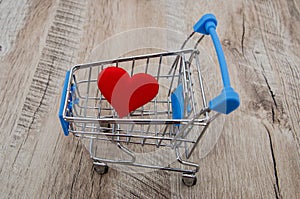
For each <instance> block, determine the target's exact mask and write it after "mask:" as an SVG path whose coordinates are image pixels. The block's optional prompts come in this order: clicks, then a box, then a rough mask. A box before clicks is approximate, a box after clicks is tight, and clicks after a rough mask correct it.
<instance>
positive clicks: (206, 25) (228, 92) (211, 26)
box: [194, 14, 240, 114]
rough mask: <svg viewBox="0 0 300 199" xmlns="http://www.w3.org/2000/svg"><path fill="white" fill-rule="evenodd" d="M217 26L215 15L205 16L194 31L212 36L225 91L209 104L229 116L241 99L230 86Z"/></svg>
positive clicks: (211, 107)
mask: <svg viewBox="0 0 300 199" xmlns="http://www.w3.org/2000/svg"><path fill="white" fill-rule="evenodd" d="M217 24H218V22H217V19H216V17H215V16H214V15H213V14H206V15H203V16H202V17H201V19H200V20H199V21H198V22H197V23H196V24H195V25H194V31H195V32H199V33H201V34H205V35H210V36H211V38H212V41H213V43H214V46H215V50H216V53H217V56H218V61H219V65H220V70H221V75H222V81H223V90H222V92H221V94H220V95H218V96H217V97H215V98H214V99H212V100H211V101H210V102H209V108H210V109H211V110H214V111H217V112H220V113H224V114H229V113H231V112H232V111H234V110H235V109H237V108H238V107H239V105H240V98H239V95H238V93H237V92H235V91H234V89H233V88H232V87H231V85H230V78H229V73H228V69H227V64H226V60H225V56H224V52H223V49H222V45H221V42H220V40H219V37H218V35H217V32H216V27H217Z"/></svg>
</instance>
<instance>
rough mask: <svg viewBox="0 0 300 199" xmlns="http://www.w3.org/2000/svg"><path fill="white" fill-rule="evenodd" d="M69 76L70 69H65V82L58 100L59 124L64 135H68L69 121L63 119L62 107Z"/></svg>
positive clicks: (63, 106)
mask: <svg viewBox="0 0 300 199" xmlns="http://www.w3.org/2000/svg"><path fill="white" fill-rule="evenodd" d="M69 78H70V71H67V73H66V78H65V82H64V87H63V92H62V95H61V100H60V107H59V113H58V117H59V120H60V124H61V127H62V129H63V131H64V134H65V136H68V135H69V122H67V121H65V120H64V118H63V112H64V108H65V102H66V94H67V89H68V84H69Z"/></svg>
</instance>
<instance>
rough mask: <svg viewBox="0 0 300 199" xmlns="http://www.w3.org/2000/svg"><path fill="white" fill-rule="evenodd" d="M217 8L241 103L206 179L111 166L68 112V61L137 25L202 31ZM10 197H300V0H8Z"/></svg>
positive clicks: (1, 35) (5, 137)
mask: <svg viewBox="0 0 300 199" xmlns="http://www.w3.org/2000/svg"><path fill="white" fill-rule="evenodd" d="M207 12H212V13H214V14H215V15H216V16H217V18H218V19H219V23H220V25H219V26H218V29H217V30H218V33H219V36H220V39H221V41H222V43H223V45H224V51H225V55H226V57H227V61H228V65H229V68H230V69H229V71H230V74H231V78H232V84H233V87H234V88H235V89H236V90H237V91H238V92H239V93H240V97H241V106H240V108H239V109H238V110H237V111H236V112H234V113H233V114H231V115H229V116H228V117H226V121H225V125H224V128H223V130H222V132H221V136H220V138H219V140H218V142H217V144H216V146H215V147H214V148H213V150H212V151H211V152H210V153H209V154H208V155H207V156H206V157H205V158H203V159H202V160H201V161H199V162H200V171H199V173H198V174H197V175H198V183H197V185H196V186H194V187H190V188H188V187H185V186H183V184H182V183H181V180H180V175H179V174H176V173H170V172H162V171H154V172H151V173H142V174H132V173H123V172H120V171H118V170H115V169H111V170H110V171H109V173H108V174H106V175H104V176H99V175H97V173H95V172H94V171H93V169H92V162H91V161H90V160H89V155H88V153H87V151H86V150H85V148H84V146H83V145H82V144H81V142H80V141H79V140H77V139H75V138H74V137H73V136H69V137H65V136H63V133H62V129H61V127H60V125H59V121H58V119H57V112H58V107H59V100H60V95H61V88H62V84H63V79H64V74H65V71H66V70H67V69H68V68H70V66H72V65H74V64H76V63H82V62H84V61H85V60H86V59H87V56H88V55H89V53H90V52H91V50H92V49H93V48H95V46H96V45H97V44H99V43H101V42H102V41H104V40H105V39H107V38H109V37H110V36H113V35H115V34H117V33H121V32H123V31H126V30H132V29H135V28H142V27H162V28H169V29H172V30H179V31H181V32H183V33H185V34H188V33H189V32H190V31H191V27H192V25H193V23H195V22H196V21H197V20H198V19H199V17H200V16H201V15H203V14H204V13H207ZM0 17H1V18H0V45H1V48H0V71H1V72H0V86H1V89H0V129H1V130H0V198H300V191H299V187H300V158H299V157H300V156H299V153H300V119H299V118H300V114H299V112H300V94H299V93H300V80H299V78H300V68H299V64H300V51H299V47H300V45H299V43H300V36H299V35H300V23H299V21H300V2H299V0H227V1H210V0H203V1H188V0H185V1H181V0H164V1H158V0H127V1H125V0H112V1H108V0H95V1H85V0H77V1H76V0H54V1H44V0H27V1H26V0H18V1H17V0H15V1H11V0H0Z"/></svg>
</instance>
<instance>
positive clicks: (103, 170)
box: [94, 164, 108, 175]
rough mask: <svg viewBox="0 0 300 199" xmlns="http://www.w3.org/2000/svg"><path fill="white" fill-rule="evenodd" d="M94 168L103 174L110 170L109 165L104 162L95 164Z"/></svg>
mask: <svg viewBox="0 0 300 199" xmlns="http://www.w3.org/2000/svg"><path fill="white" fill-rule="evenodd" d="M94 170H95V171H96V172H97V173H98V174H100V175H103V174H106V173H107V172H108V166H107V165H105V164H103V165H95V164H94Z"/></svg>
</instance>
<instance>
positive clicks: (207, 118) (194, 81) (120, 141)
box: [59, 14, 239, 186]
mask: <svg viewBox="0 0 300 199" xmlns="http://www.w3.org/2000/svg"><path fill="white" fill-rule="evenodd" d="M216 25H217V20H216V18H215V16H214V15H212V14H206V15H204V16H203V17H202V18H201V19H200V20H199V21H198V22H197V23H196V24H195V26H194V32H193V33H192V34H191V35H190V36H189V37H188V38H187V39H186V41H184V43H183V45H182V47H181V49H179V50H175V51H169V52H161V53H153V54H145V55H137V56H130V57H122V58H116V59H112V60H104V61H99V62H93V63H87V64H81V65H76V66H74V67H72V68H71V69H70V70H69V71H67V74H66V79H65V83H64V88H63V94H62V99H61V106H60V112H59V118H60V121H61V124H62V128H63V131H64V134H65V135H68V134H69V133H72V134H73V135H75V136H77V137H80V138H82V139H84V140H85V141H88V142H89V147H88V150H89V152H90V156H91V158H92V159H93V161H94V167H95V170H96V171H97V172H98V173H101V174H104V173H106V172H107V169H108V164H118V165H127V166H128V165H129V166H133V167H132V168H136V167H139V168H140V167H142V168H151V169H160V170H169V171H176V172H181V173H182V175H183V182H184V184H186V185H188V186H192V185H194V184H196V175H195V174H196V172H198V170H199V165H198V164H197V163H193V162H191V161H189V158H190V157H191V155H192V153H193V151H194V149H195V148H196V146H197V144H198V143H199V141H200V140H201V138H202V136H203V135H204V133H205V131H206V129H207V128H208V126H209V124H210V123H211V122H212V121H213V120H214V119H215V118H216V117H217V116H218V115H219V114H221V113H223V114H228V113H230V112H232V111H233V110H235V109H236V108H237V107H238V106H239V97H238V94H237V93H236V92H235V91H234V90H233V89H232V88H231V86H230V81H229V75H228V71H227V65H226V62H225V57H224V54H223V51H222V47H221V44H220V41H219V39H218V36H217V34H216V31H215V29H216ZM196 32H198V33H201V35H200V37H199V39H198V41H197V42H196V43H195V46H194V48H192V49H184V46H185V44H186V42H187V41H189V40H190V38H191V37H194V36H195V35H196V34H195V33H196ZM204 35H210V36H211V38H212V41H213V43H214V46H215V49H216V53H217V56H218V60H219V64H220V69H221V74H222V81H223V86H224V88H223V90H222V92H221V94H220V95H218V96H217V97H215V98H213V99H212V100H210V101H207V99H206V95H205V91H204V86H203V81H204V79H203V78H204V77H203V76H202V73H201V66H200V58H199V51H198V49H197V46H198V44H199V43H200V42H201V40H202V39H203V37H204ZM112 66H113V67H122V68H123V69H125V70H126V71H127V72H128V73H129V74H130V75H131V76H133V75H135V74H137V73H146V74H150V75H152V76H153V77H155V79H156V80H157V82H158V83H159V86H160V87H159V92H158V94H157V95H156V97H155V98H154V99H153V100H151V101H150V102H149V103H147V104H145V105H144V106H142V107H140V108H138V109H136V110H135V111H133V112H131V113H130V114H129V115H128V116H127V117H125V118H120V117H119V116H118V114H117V113H116V111H115V110H114V108H113V107H112V106H111V105H110V104H109V103H108V101H107V99H105V97H104V96H103V95H102V94H101V92H100V91H99V89H98V87H97V76H98V74H99V73H100V72H101V71H102V70H104V69H105V68H107V67H112ZM109 145H110V146H109ZM99 146H101V147H102V148H101V147H99ZM106 146H107V151H106V152H105V147H106ZM137 146H138V147H137ZM103 147H104V149H103ZM114 147H115V148H114ZM100 148H101V149H100ZM143 148H145V150H146V148H147V150H150V151H151V150H152V152H154V153H151V154H152V155H151V158H149V157H147V158H146V159H145V158H143V156H141V155H140V154H143V150H144V149H143ZM156 149H161V150H156ZM111 151H118V152H117V154H119V157H116V154H115V153H114V155H111V156H106V155H105V153H108V152H111ZM119 151H120V152H119ZM171 154H173V155H174V158H175V160H177V161H178V162H179V163H180V166H178V165H177V166H173V164H172V161H170V160H169V158H171V157H172V155H171ZM141 157H142V158H141Z"/></svg>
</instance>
